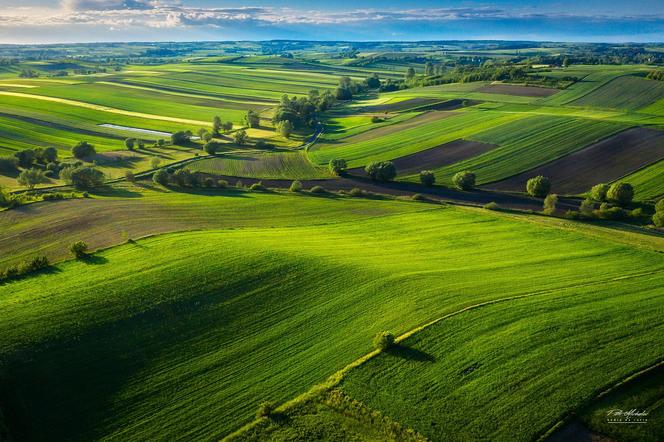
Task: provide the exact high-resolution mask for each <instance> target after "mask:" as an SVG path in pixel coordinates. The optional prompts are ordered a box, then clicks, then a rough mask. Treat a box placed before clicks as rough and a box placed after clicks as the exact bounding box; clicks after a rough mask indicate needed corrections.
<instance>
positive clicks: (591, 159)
mask: <svg viewBox="0 0 664 442" xmlns="http://www.w3.org/2000/svg"><path fill="white" fill-rule="evenodd" d="M662 158H664V132H662V131H658V130H654V129H646V128H643V127H636V128H632V129H628V130H625V131H623V132H620V133H619V134H616V135H613V136H611V137H609V138H607V139H605V140H602V141H599V142H597V143H594V144H591V145H590V146H588V147H586V148H584V149H581V150H579V151H577V152H574V153H571V154H569V155H566V156H564V157H562V158H560V159H558V160H555V161H553V162H550V163H548V164H545V165H543V166H540V167H537V168H535V169H531V170H529V171H526V172H523V173H520V174H518V175H515V176H513V177H510V178H507V179H505V180H502V181H498V182H496V183H492V184H487V185H486V186H485V187H487V188H491V189H497V190H509V191H523V190H524V189H525V186H526V181H528V179H529V178H532V177H534V176H537V175H544V176H547V177H549V178H550V179H551V189H552V191H553V192H556V193H562V194H576V193H581V192H585V191H587V190H588V189H590V188H591V187H592V186H594V185H595V184H598V183H608V182H611V181H614V180H617V179H618V178H620V177H623V176H625V175H627V174H629V173H631V172H633V171H635V170H637V169H640V168H642V167H645V166H647V165H649V164H652V163H654V162H656V161H659V160H661V159H662Z"/></svg>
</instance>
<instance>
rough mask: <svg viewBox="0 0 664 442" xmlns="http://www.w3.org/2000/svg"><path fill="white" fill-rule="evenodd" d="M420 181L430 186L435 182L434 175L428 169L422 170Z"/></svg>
mask: <svg viewBox="0 0 664 442" xmlns="http://www.w3.org/2000/svg"><path fill="white" fill-rule="evenodd" d="M420 182H421V183H422V184H424V185H425V186H427V187H431V186H433V185H434V184H435V182H436V175H434V174H433V172H432V171H430V170H423V171H421V172H420Z"/></svg>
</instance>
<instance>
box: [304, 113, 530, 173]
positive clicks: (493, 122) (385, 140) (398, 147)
mask: <svg viewBox="0 0 664 442" xmlns="http://www.w3.org/2000/svg"><path fill="white" fill-rule="evenodd" d="M520 118H522V116H521V115H518V114H501V113H498V112H491V111H483V112H475V111H467V112H461V113H458V114H455V115H452V116H448V117H447V118H442V119H437V120H435V121H431V122H427V123H424V124H420V125H418V126H416V127H410V128H407V129H404V130H398V125H395V126H387V127H385V128H381V129H376V130H379V131H380V130H389V131H390V132H392V133H389V134H386V135H383V136H379V137H375V138H374V137H372V136H371V135H372V133H371V132H372V131H369V132H365V133H363V134H361V136H362V137H363V140H362V141H358V142H356V143H354V142H351V140H352V137H351V138H349V139H348V140H339V141H337V142H336V143H332V144H323V143H321V144H318V145H316V147H315V149H310V150H309V152H308V153H309V156H310V158H311V159H312V161H313V162H315V163H318V164H326V163H328V162H329V161H330V160H331V159H333V158H344V159H345V160H346V161H348V164H349V166H350V167H358V166H363V165H365V164H367V163H369V162H371V161H382V160H391V159H394V158H398V157H400V156H403V155H408V154H411V153H415V152H419V151H421V150H425V149H429V148H431V147H435V146H438V145H440V144H444V143H448V142H450V141H454V140H457V139H459V138H467V137H470V136H472V135H473V134H476V133H478V132H481V131H484V130H487V129H489V128H491V127H496V126H498V127H500V125H503V124H505V123H508V122H510V121H515V120H518V119H520ZM405 123H408V120H407V121H405V122H404V123H400V124H405Z"/></svg>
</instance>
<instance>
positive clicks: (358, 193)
mask: <svg viewBox="0 0 664 442" xmlns="http://www.w3.org/2000/svg"><path fill="white" fill-rule="evenodd" d="M348 195H350V196H353V197H358V196H364V190H362V189H360V188H358V187H353V188H352V189H350V192H348Z"/></svg>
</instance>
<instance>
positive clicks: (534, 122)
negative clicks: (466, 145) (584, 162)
mask: <svg viewBox="0 0 664 442" xmlns="http://www.w3.org/2000/svg"><path fill="white" fill-rule="evenodd" d="M623 128H624V126H621V125H618V124H614V123H607V122H603V121H595V120H583V119H573V118H564V117H549V116H533V117H528V118H523V119H520V120H517V121H514V122H511V123H508V124H504V125H502V126H499V127H496V128H490V129H488V130H486V131H483V132H480V133H476V134H471V135H470V137H469V139H471V140H476V141H482V142H485V143H496V144H498V145H499V146H500V147H498V148H496V149H493V150H491V151H489V152H487V153H485V154H482V155H479V156H477V157H474V158H470V159H468V160H464V161H461V162H458V163H455V164H452V165H450V166H445V167H443V168H441V169H438V170H436V171H435V173H436V177H437V180H438V182H441V183H447V184H449V183H451V179H452V176H454V174H455V173H456V172H459V171H462V170H472V171H473V172H475V174H476V175H477V182H478V183H480V184H484V183H489V182H492V181H496V180H500V179H503V178H506V177H509V176H511V175H514V174H517V173H520V172H523V171H524V170H528V169H531V168H533V167H536V166H538V165H540V164H544V163H547V162H549V161H552V160H554V159H556V158H559V157H561V156H563V155H566V154H568V153H571V152H574V151H575V150H578V149H581V148H583V147H585V146H587V145H589V144H591V143H593V142H595V141H598V140H600V139H602V138H605V137H607V136H609V135H611V134H613V133H615V132H617V131H619V130H621V129H623ZM413 179H415V178H413Z"/></svg>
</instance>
